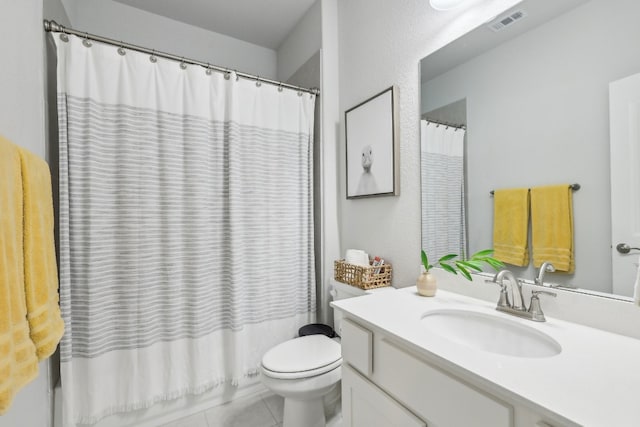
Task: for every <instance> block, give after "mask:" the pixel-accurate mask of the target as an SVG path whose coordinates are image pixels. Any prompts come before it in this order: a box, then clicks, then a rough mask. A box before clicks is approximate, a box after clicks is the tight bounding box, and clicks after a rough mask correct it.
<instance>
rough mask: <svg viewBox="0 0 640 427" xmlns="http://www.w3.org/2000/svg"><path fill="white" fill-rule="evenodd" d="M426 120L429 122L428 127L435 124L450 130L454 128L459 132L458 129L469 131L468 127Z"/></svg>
mask: <svg viewBox="0 0 640 427" xmlns="http://www.w3.org/2000/svg"><path fill="white" fill-rule="evenodd" d="M424 120H425V121H426V122H427V126H428V125H429V124H434V125H436V126H445V127H448V128H454V129H456V130H458V129H464V130H466V129H467V127H466V126H465V125H455V124H453V123H447V122H442V121H436V120H431V119H424Z"/></svg>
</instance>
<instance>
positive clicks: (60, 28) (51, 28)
mask: <svg viewBox="0 0 640 427" xmlns="http://www.w3.org/2000/svg"><path fill="white" fill-rule="evenodd" d="M44 30H45V31H47V32H55V33H63V34H73V35H76V36H78V37H82V38H84V39H87V40H94V41H97V42H101V43H106V44H110V45H113V46H118V47H120V48H127V49H130V50H135V51H137V52H142V53H148V54H150V55H153V56H157V57H160V58H166V59H171V60H174V61H180V62H181V63H184V64H193V65H199V66H201V67H203V68H205V69H207V71H208V70H215V71H220V72H223V73H230V72H232V71H233V72H234V73H236V75H237V76H239V77H242V78H245V79H249V80H255V82H256V84H259V83H267V84H270V85H273V86H278V87H279V88H287V89H293V90H297V91H298V92H306V93H311V94H313V95H320V89H318V88H305V87H301V86H295V85H291V84H288V83H283V82H279V81H277V80H271V79H265V78H263V77H260V76H255V75H253V74H247V73H242V72H240V71H235V70H231V69H229V68H224V67H219V66H217V65H212V64H209V63H207V62H202V61H196V60H195V59H189V58H185V57H182V56H178V55H173V54H171V53H167V52H161V51H159V50H153V49H149V48H146V47H142V46H138V45H135V44H131V43H124V42H122V41H119V40H114V39H110V38H107V37H102V36H97V35H95V34H89V33H85V32H82V31H77V30H74V29H72V28H67V27H65V26H64V25H60V24H58V23H57V22H56V21H53V20H48V19H45V20H44Z"/></svg>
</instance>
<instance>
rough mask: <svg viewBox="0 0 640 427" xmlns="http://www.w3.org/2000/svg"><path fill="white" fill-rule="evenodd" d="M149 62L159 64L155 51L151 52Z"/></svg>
mask: <svg viewBox="0 0 640 427" xmlns="http://www.w3.org/2000/svg"><path fill="white" fill-rule="evenodd" d="M149 61H151V62H153V63H154V64H155V63H156V62H158V58H156V50H155V49H153V50H152V51H151V56H150V57H149Z"/></svg>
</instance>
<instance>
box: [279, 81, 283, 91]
mask: <svg viewBox="0 0 640 427" xmlns="http://www.w3.org/2000/svg"><path fill="white" fill-rule="evenodd" d="M283 89H284V88H283V87H282V83H280V84H279V85H278V92H282V91H283Z"/></svg>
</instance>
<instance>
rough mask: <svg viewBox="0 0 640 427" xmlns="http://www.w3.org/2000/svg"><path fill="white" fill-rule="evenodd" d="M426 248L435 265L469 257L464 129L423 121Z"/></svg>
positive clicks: (423, 246)
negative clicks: (445, 257) (449, 257)
mask: <svg viewBox="0 0 640 427" xmlns="http://www.w3.org/2000/svg"><path fill="white" fill-rule="evenodd" d="M420 135H421V152H422V160H421V162H422V165H421V169H422V174H421V175H422V183H421V184H422V210H421V211H422V248H423V249H424V250H425V251H426V252H427V254H428V255H429V259H430V260H431V261H432V262H435V261H436V260H437V259H439V258H440V257H442V256H443V255H447V254H451V253H454V254H459V255H461V256H462V257H465V256H466V254H467V231H466V224H465V223H466V221H465V217H466V213H465V203H464V198H465V196H464V135H465V130H464V129H456V128H454V127H450V126H443V125H438V124H436V123H432V122H428V121H426V120H421V121H420Z"/></svg>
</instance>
